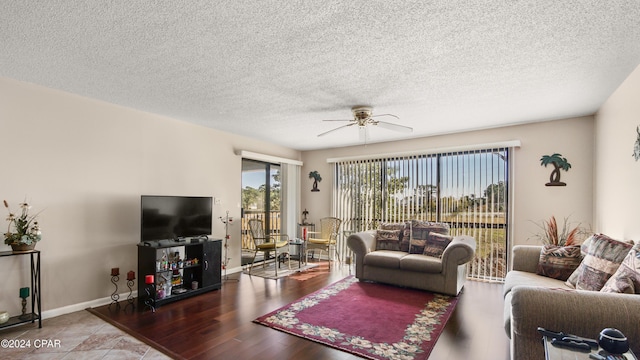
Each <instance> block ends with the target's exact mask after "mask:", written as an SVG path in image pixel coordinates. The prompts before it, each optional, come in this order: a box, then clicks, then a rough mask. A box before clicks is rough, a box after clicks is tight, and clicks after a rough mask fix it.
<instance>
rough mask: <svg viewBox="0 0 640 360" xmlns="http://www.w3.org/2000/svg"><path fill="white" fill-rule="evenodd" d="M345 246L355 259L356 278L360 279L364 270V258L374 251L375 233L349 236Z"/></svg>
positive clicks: (359, 233) (360, 233) (365, 232)
mask: <svg viewBox="0 0 640 360" xmlns="http://www.w3.org/2000/svg"><path fill="white" fill-rule="evenodd" d="M347 246H348V247H349V249H351V251H353V253H354V255H355V257H356V277H357V278H360V276H361V275H362V272H363V268H364V256H365V255H367V254H368V253H370V252H372V251H374V250H375V249H376V231H375V230H369V231H362V232H358V233H355V234H351V235H349V237H348V238H347Z"/></svg>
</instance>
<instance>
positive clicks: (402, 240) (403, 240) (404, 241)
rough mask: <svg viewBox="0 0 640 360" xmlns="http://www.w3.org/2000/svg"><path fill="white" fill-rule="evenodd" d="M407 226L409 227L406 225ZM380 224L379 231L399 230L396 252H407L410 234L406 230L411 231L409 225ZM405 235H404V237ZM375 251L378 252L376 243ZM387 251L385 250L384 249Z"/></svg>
mask: <svg viewBox="0 0 640 360" xmlns="http://www.w3.org/2000/svg"><path fill="white" fill-rule="evenodd" d="M407 224H409V225H407ZM407 224H405V223H381V224H380V226H379V227H380V229H381V230H399V231H400V235H399V242H398V246H399V248H398V249H396V250H400V251H404V252H409V239H410V235H411V234H410V233H409V232H408V230H407V228H409V229H411V227H410V223H407ZM405 234H406V235H405ZM376 250H380V249H378V248H377V243H376ZM385 250H387V249H385Z"/></svg>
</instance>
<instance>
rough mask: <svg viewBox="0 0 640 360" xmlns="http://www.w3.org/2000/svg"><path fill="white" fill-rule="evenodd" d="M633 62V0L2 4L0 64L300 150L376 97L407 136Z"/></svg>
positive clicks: (4, 72) (608, 88)
mask: <svg viewBox="0 0 640 360" xmlns="http://www.w3.org/2000/svg"><path fill="white" fill-rule="evenodd" d="M638 64H640V1H638V0H607V1H602V0H564V1H558V0H528V1H518V0H503V1H499V0H483V1H462V0H459V1H455V0H454V1H452V0H440V1H393V0H386V1H372V0H367V1H365V0H350V1H346V0H345V1H286V0H282V1H274V0H271V1H255V0H251V1H247V0H224V1H221V0H217V1H209V0H205V1H174V0H171V1H169V0H167V1H130V0H126V1H125V0H119V1H63V0H48V1H39V0H24V1H20V0H17V1H9V0H5V1H3V2H2V4H1V5H0V76H3V77H8V78H14V79H18V80H23V81H27V82H32V83H36V84H40V85H44V86H47V87H51V88H56V89H61V90H64V91H68V92H71V93H75V94H79V95H82V96H86V97H90V98H95V99H100V100H104V101H108V102H111V103H115V104H120V105H123V106H127V107H131V108H135V109H139V110H143V111H147V112H151V113H157V114H162V115H165V116H169V117H172V118H176V119H180V120H184V121H189V122H194V123H198V124H202V125H205V126H209V127H212V128H216V129H220V130H224V131H228V132H232V133H237V134H242V135H246V136H250V137H253V138H258V139H262V140H266V141H269V142H272V143H277V144H281V145H284V146H287V147H291V148H294V149H299V150H311V149H320V148H328V147H336V146H347V145H356V144H359V143H360V142H359V139H358V131H357V127H349V128H346V129H345V130H342V131H337V132H333V133H331V134H329V135H327V136H324V137H321V138H318V137H317V136H316V135H317V134H319V133H322V132H324V131H328V130H330V129H332V128H334V127H337V126H339V125H342V123H330V122H323V121H322V120H323V119H350V118H351V116H352V114H351V107H352V106H354V105H370V106H373V108H374V114H375V113H377V114H382V113H392V114H395V115H397V116H398V117H399V118H400V119H399V120H396V119H393V118H384V119H383V118H381V119H380V120H385V121H389V122H396V123H398V124H402V125H405V126H411V127H413V128H414V129H415V130H414V132H413V133H411V134H403V133H398V132H394V131H390V130H385V129H380V128H375V129H372V130H371V133H370V136H371V137H370V140H369V141H370V142H378V141H388V140H395V139H402V138H408V137H422V136H428V135H434V134H443V133H451V132H458V131H464V130H469V129H481V128H488V127H495V126H501V125H506V124H517V123H525V122H534V121H544V120H554V119H561V118H567V117H574V116H582V115H590V114H593V113H595V112H596V111H597V109H598V108H599V106H600V105H601V104H602V103H603V102H604V101H605V100H606V98H607V97H608V96H609V95H611V93H612V92H613V91H614V90H615V89H616V88H617V87H618V86H619V85H620V84H621V82H622V81H623V80H624V79H625V78H626V77H627V76H628V75H629V74H630V73H631V72H632V71H633V69H634V68H635V67H636V66H638Z"/></svg>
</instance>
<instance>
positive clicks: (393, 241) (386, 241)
mask: <svg viewBox="0 0 640 360" xmlns="http://www.w3.org/2000/svg"><path fill="white" fill-rule="evenodd" d="M401 233H402V231H401V230H382V229H378V230H376V250H394V251H399V250H400V235H401Z"/></svg>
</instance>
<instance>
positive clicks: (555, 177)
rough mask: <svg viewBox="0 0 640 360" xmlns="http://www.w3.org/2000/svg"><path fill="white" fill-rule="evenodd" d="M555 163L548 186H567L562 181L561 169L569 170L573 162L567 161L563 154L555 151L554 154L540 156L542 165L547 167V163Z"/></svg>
mask: <svg viewBox="0 0 640 360" xmlns="http://www.w3.org/2000/svg"><path fill="white" fill-rule="evenodd" d="M549 164H551V165H553V171H551V175H550V176H549V182H548V183H546V184H545V185H546V186H567V184H566V183H563V182H562V181H560V170H564V171H569V169H571V164H569V162H568V161H567V158H564V157H562V155H561V154H558V153H555V154H553V155H544V156H543V157H542V158H540V165H542V166H544V167H547V165H549Z"/></svg>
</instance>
